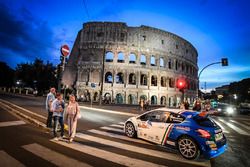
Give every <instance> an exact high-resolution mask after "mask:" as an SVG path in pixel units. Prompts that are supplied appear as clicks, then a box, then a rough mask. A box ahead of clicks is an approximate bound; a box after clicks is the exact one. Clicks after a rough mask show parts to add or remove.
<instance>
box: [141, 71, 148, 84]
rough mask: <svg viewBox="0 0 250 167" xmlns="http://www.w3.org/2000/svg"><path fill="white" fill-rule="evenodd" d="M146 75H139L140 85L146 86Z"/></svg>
mask: <svg viewBox="0 0 250 167" xmlns="http://www.w3.org/2000/svg"><path fill="white" fill-rule="evenodd" d="M147 84H148V83H147V75H145V74H141V85H145V86H146V85H147Z"/></svg>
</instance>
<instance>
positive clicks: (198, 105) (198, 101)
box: [180, 98, 211, 111]
mask: <svg viewBox="0 0 250 167" xmlns="http://www.w3.org/2000/svg"><path fill="white" fill-rule="evenodd" d="M180 108H181V109H185V110H189V109H190V104H189V103H188V101H187V100H185V101H184V102H183V103H181V105H180ZM192 109H193V110H194V111H201V110H204V111H210V109H211V103H210V100H206V101H205V102H204V103H202V101H201V99H199V98H197V99H196V100H195V101H194V104H193V108H192Z"/></svg>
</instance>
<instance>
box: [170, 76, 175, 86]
mask: <svg viewBox="0 0 250 167" xmlns="http://www.w3.org/2000/svg"><path fill="white" fill-rule="evenodd" d="M174 84H175V82H174V78H169V87H170V88H174Z"/></svg>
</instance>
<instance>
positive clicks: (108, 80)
mask: <svg viewBox="0 0 250 167" xmlns="http://www.w3.org/2000/svg"><path fill="white" fill-rule="evenodd" d="M112 82H113V77H112V73H111V72H107V73H106V74H105V83H112Z"/></svg>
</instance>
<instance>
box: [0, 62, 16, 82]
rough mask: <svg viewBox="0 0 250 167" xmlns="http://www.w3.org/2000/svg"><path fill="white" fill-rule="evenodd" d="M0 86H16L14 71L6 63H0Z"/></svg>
mask: <svg viewBox="0 0 250 167" xmlns="http://www.w3.org/2000/svg"><path fill="white" fill-rule="evenodd" d="M0 69H1V70H0V80H1V82H0V86H2V87H11V86H13V85H14V70H13V69H11V68H10V67H9V66H8V65H7V64H6V63H4V62H0Z"/></svg>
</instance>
